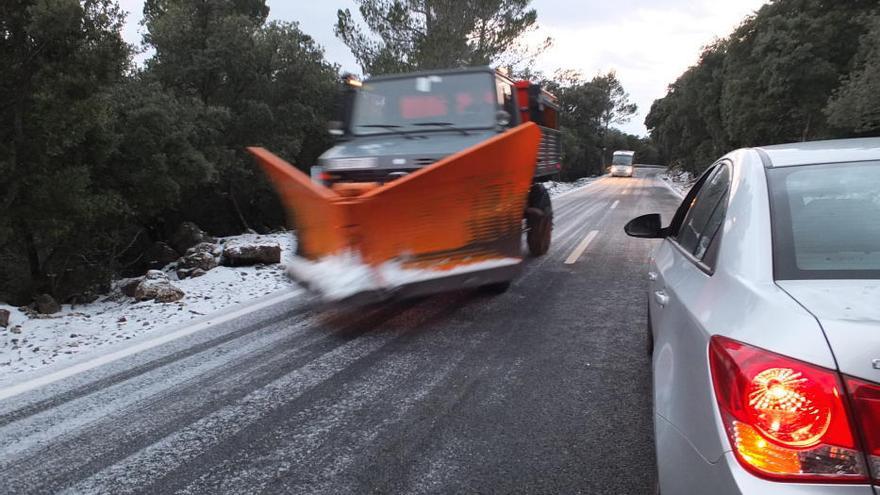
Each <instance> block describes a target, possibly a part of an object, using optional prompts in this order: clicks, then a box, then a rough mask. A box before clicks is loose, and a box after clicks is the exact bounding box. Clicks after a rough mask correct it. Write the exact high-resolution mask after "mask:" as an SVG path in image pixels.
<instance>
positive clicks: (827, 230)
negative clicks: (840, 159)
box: [767, 162, 880, 280]
mask: <svg viewBox="0 0 880 495" xmlns="http://www.w3.org/2000/svg"><path fill="white" fill-rule="evenodd" d="M767 176H768V178H769V181H768V183H769V185H770V199H771V203H770V205H771V211H772V224H773V251H774V256H773V259H774V265H775V271H776V278H777V279H780V280H792V279H794V280H803V279H829V278H834V279H854V278H861V279H864V278H869V279H880V162H861V163H849V164H834V165H806V166H800V167H780V168H774V169H769V170H768V171H767Z"/></svg>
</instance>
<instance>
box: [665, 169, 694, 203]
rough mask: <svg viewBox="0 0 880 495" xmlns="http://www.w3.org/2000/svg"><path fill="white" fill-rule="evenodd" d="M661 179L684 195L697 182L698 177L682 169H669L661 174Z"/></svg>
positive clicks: (677, 192) (676, 191) (680, 194)
mask: <svg viewBox="0 0 880 495" xmlns="http://www.w3.org/2000/svg"><path fill="white" fill-rule="evenodd" d="M660 179H661V180H662V181H663V182H664V183H665V184H666V186H667V187H669V188H670V189H672V190H673V191H674V192H675V193H676V194H678V195H679V196H681V197H684V196H685V195H686V194H687V193H688V191H690V190H691V187H693V186H694V183H695V182H697V178H696V177H694V176H693V175H692V174H691V173H690V172H685V171H683V170H680V169H667V170H666V171H665V172H663V173H662V174H660Z"/></svg>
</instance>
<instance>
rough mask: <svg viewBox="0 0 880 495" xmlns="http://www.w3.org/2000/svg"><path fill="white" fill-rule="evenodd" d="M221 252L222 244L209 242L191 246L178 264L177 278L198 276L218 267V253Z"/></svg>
mask: <svg viewBox="0 0 880 495" xmlns="http://www.w3.org/2000/svg"><path fill="white" fill-rule="evenodd" d="M221 252H222V251H221V249H220V246H217V245H216V244H211V243H208V242H203V243H200V244H196V245H195V246H193V247H191V248H189V249H188V250H187V251H186V256H184V257H183V258H181V259H180V262H179V263H178V264H177V278H179V279H185V278H190V277H198V276H201V275H204V274H205V273H207V272H209V271H211V270H213V269H214V268H217V266H219V263H218V262H217V255H219V254H220V253H221Z"/></svg>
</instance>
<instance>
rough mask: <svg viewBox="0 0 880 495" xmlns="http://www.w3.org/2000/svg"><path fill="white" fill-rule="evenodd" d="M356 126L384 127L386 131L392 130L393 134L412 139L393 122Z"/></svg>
mask: <svg viewBox="0 0 880 495" xmlns="http://www.w3.org/2000/svg"><path fill="white" fill-rule="evenodd" d="M358 127H366V128H368V129H370V128H372V129H385V130H387V131H391V132H393V133H394V134H397V135H400V136H403V137H404V138H406V139H414V138H413V137H412V136H410V135H409V134H407V133H405V132H403V131H401V130H400V126H399V125H394V124H363V125H358Z"/></svg>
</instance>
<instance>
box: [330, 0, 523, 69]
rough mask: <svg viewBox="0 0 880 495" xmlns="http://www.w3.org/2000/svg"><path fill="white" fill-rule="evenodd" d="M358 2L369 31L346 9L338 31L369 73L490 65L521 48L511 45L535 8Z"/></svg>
mask: <svg viewBox="0 0 880 495" xmlns="http://www.w3.org/2000/svg"><path fill="white" fill-rule="evenodd" d="M357 3H358V4H359V9H358V10H359V11H360V14H361V17H363V19H364V22H365V23H366V29H367V30H368V32H369V33H370V34H367V33H365V32H364V30H363V28H362V27H361V26H360V25H359V24H358V23H357V22H356V21H355V19H354V16H353V15H352V13H351V11H350V10H348V9H345V10H339V12H338V15H337V17H338V20H337V23H336V35H337V36H338V37H339V38H340V39H341V40H342V41H343V42H344V43H345V44H346V45H348V47H349V48H350V49H351V51H352V53H353V54H354V56H355V58H356V59H357V61H358V63H360V65H361V67H362V68H363V71H364V72H365V73H367V74H371V75H378V74H387V73H396V72H408V71H414V70H423V69H424V70H427V69H446V68H451V67H462V66H473V65H488V64H490V63H492V62H496V61H499V58H500V57H502V56H503V55H510V54H511V53H512V51H513V49H514V48H520V50H517V51H519V52H521V51H522V50H521V48H522V47H516V46H515V44H516V42H517V40H519V38H520V37H521V36H522V35H523V34H524V33H526V32H527V31H529V30H530V29H532V28H533V27H534V25H535V21H536V20H537V13H536V12H535V10H534V9H528V5H529V3H530V0H461V1H450V0H357ZM376 38H378V39H376ZM506 62H507V63H515V62H516V60H512V59H510V58H508V59H506Z"/></svg>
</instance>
